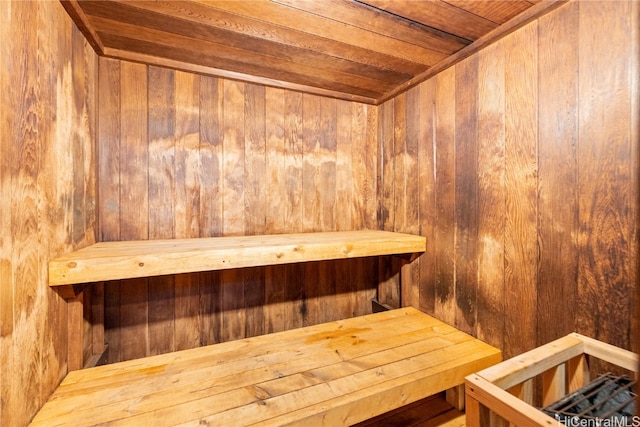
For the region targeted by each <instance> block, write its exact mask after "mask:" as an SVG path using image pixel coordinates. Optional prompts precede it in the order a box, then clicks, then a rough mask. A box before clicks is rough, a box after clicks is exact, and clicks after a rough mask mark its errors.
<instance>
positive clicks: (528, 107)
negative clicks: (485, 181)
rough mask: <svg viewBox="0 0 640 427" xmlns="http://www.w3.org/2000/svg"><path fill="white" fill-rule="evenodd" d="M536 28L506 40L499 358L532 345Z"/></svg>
mask: <svg viewBox="0 0 640 427" xmlns="http://www.w3.org/2000/svg"><path fill="white" fill-rule="evenodd" d="M537 40H538V27H537V25H536V23H532V24H529V25H527V26H526V27H524V28H522V29H520V30H518V31H517V32H515V33H514V34H512V35H511V37H510V38H509V39H508V41H507V45H506V52H507V55H506V70H505V112H506V114H505V190H506V223H505V282H504V283H505V300H504V301H505V352H504V353H505V358H508V357H511V356H515V355H516V354H520V353H523V352H525V351H527V350H530V349H532V348H533V347H535V343H536V325H535V322H536V301H537V261H538V251H537V249H538V248H537V225H538V224H537V216H538V211H537V208H538V206H537V191H538V181H537V176H538V164H537V161H538V160H537V156H538V132H537V122H538V105H537V103H538V100H537V94H538V83H537V71H538V60H537V58H538V54H537V46H538V44H537Z"/></svg>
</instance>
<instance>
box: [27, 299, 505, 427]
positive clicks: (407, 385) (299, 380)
mask: <svg viewBox="0 0 640 427" xmlns="http://www.w3.org/2000/svg"><path fill="white" fill-rule="evenodd" d="M500 359H501V354H500V352H499V350H497V349H496V348H494V347H491V346H489V345H488V344H485V343H483V342H481V341H479V340H477V339H474V338H473V337H471V336H469V335H467V334H465V333H462V332H460V331H458V330H456V329H455V328H453V327H451V326H448V325H446V324H444V323H442V322H440V321H438V320H436V319H434V318H433V317H430V316H428V315H426V314H424V313H422V312H420V311H418V310H416V309H413V308H402V309H397V310H391V311H387V312H382V313H376V314H371V315H366V316H361V317H356V318H352V319H347V320H342V321H336V322H329V323H325V324H321V325H315V326H309V327H304V328H300V329H294V330H289V331H284V332H279V333H273V334H268V335H263V336H257V337H253V338H247V339H243V340H238V341H231V342H226V343H222V344H216V345H212V346H207V347H200V348H195V349H191V350H185V351H178V352H174V353H169V354H163V355H158V356H152V357H147V358H143V359H137V360H131V361H126V362H121V363H115V364H111V365H106V366H99V367H95V368H90V369H85V370H80V371H74V372H71V373H69V374H68V375H67V377H66V378H65V379H64V380H63V381H62V384H61V385H60V386H59V387H58V388H57V390H56V391H55V392H54V394H53V395H52V396H51V397H50V399H49V400H48V401H47V403H46V404H45V405H44V407H43V408H42V409H41V410H40V412H39V413H38V414H37V415H36V417H35V419H34V420H33V423H32V425H34V426H42V425H46V426H63V425H64V426H68V425H73V426H77V427H79V426H91V425H101V424H108V425H115V426H117V425H133V426H147V425H153V426H176V425H211V426H240V425H295V424H298V425H314V426H317V425H330V426H339V425H350V424H354V423H357V422H360V421H363V420H366V419H369V418H371V417H374V416H377V415H379V414H382V413H385V412H388V411H390V410H393V409H395V408H398V407H400V406H403V405H406V404H409V403H412V402H415V401H417V400H419V399H422V398H424V397H426V396H430V395H433V394H436V393H439V392H441V391H443V390H447V389H451V388H454V387H457V386H458V387H459V386H460V385H461V384H464V377H465V376H467V375H469V374H471V373H473V372H477V371H479V370H482V369H484V368H486V367H488V366H490V365H493V364H495V363H498V362H499V361H500Z"/></svg>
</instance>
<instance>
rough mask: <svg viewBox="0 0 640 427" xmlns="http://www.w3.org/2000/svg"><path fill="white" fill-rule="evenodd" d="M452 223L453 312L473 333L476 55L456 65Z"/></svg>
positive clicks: (475, 292) (463, 328)
mask: <svg viewBox="0 0 640 427" xmlns="http://www.w3.org/2000/svg"><path fill="white" fill-rule="evenodd" d="M455 72H456V77H455V78H456V88H455V90H456V106H455V108H456V133H455V173H456V178H455V223H456V236H455V241H456V245H455V247H456V249H455V251H456V253H455V257H456V276H455V289H456V296H455V299H456V315H455V319H456V320H455V325H456V327H457V328H458V329H460V330H461V331H465V332H467V333H470V334H475V333H476V323H477V319H476V317H477V305H476V304H477V299H478V280H477V278H478V222H479V218H478V56H472V57H471V58H469V59H467V60H465V61H462V62H461V63H460V64H458V65H457V66H456V69H455Z"/></svg>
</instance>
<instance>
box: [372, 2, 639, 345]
mask: <svg viewBox="0 0 640 427" xmlns="http://www.w3.org/2000/svg"><path fill="white" fill-rule="evenodd" d="M633 4H634V3H633V2H617V3H615V6H614V5H613V4H605V3H602V4H598V5H596V4H589V5H588V6H586V5H585V4H583V3H579V2H573V3H570V4H567V5H565V6H561V7H559V8H557V9H555V10H554V12H553V13H551V14H549V15H547V16H546V17H544V18H540V19H538V20H534V21H533V22H531V23H530V24H529V25H527V26H525V27H523V28H521V29H520V30H518V31H515V32H513V33H511V34H510V35H508V36H506V37H505V38H503V39H502V40H500V41H498V42H497V43H494V44H492V45H490V46H487V47H485V48H484V49H483V50H481V51H480V52H478V53H477V54H476V55H474V56H472V57H470V58H468V59H466V60H465V61H463V62H459V63H457V64H456V65H455V66H454V67H453V70H454V71H450V72H449V75H455V76H456V77H458V79H457V80H456V86H455V88H454V87H453V86H452V85H451V84H450V81H449V78H448V77H447V73H444V74H443V73H440V74H438V75H437V76H435V77H433V78H431V79H430V80H428V81H426V82H424V83H422V84H420V85H419V86H418V89H419V90H420V92H421V98H420V99H421V101H420V103H419V107H418V111H417V112H414V114H419V115H420V132H419V146H418V158H419V163H420V165H421V168H420V171H421V172H420V175H419V180H420V182H421V185H420V188H421V189H420V196H419V204H420V222H421V226H422V229H421V234H422V235H426V237H427V252H426V253H425V255H423V257H422V258H421V260H420V262H421V269H420V307H421V308H422V309H423V310H425V311H427V312H430V313H436V314H437V315H438V316H439V317H441V318H443V319H449V321H451V322H456V323H455V324H456V325H457V326H459V327H462V328H467V327H468V328H469V329H468V330H469V331H470V332H472V333H474V334H477V336H478V337H480V338H481V339H484V340H486V341H488V342H490V343H491V344H493V345H495V346H497V347H499V348H501V349H502V350H503V351H504V352H505V354H506V355H514V354H517V353H520V352H522V351H524V350H526V349H528V348H533V347H535V346H537V345H540V344H544V343H546V342H548V341H549V340H551V339H553V338H554V337H556V336H558V335H561V334H562V332H561V331H565V332H564V333H566V332H568V331H570V330H572V329H574V328H578V329H580V330H584V331H585V333H587V334H589V335H594V336H598V337H600V339H602V340H604V341H607V342H611V343H615V344H616V345H618V346H620V347H623V348H629V346H630V345H631V343H630V341H629V337H630V336H631V331H633V330H634V329H636V328H637V326H634V323H633V322H634V321H633V313H632V311H629V307H630V305H633V304H635V302H634V301H635V300H634V298H633V294H632V291H633V287H634V286H633V283H635V282H636V279H635V275H634V274H635V273H633V271H632V270H633V269H631V268H630V266H631V265H635V263H636V261H637V246H638V244H637V238H636V236H637V235H636V234H635V233H637V230H638V225H637V203H638V202H637V188H638V186H637V180H638V176H637V162H638V160H637V159H638V157H637V132H638V130H637V129H638V120H637V117H636V116H637V115H634V112H635V111H636V110H637V102H638V101H637V97H638V94H637V92H638V89H637V85H638V84H637V78H635V79H634V76H635V74H634V72H633V70H634V69H635V68H634V65H633V60H630V59H629V58H634V55H633V54H630V53H629V52H636V51H637V43H638V42H637V41H633V30H632V29H631V27H629V25H630V22H632V18H630V17H633V16H635V15H634V12H633V10H632V9H633V7H632V5H633ZM634 7H635V6H634ZM635 13H636V14H637V10H636V12H635ZM601 18H602V19H601ZM635 19H637V17H636V18H635ZM605 22H606V23H607V24H604V23H605ZM609 23H614V25H615V26H616V28H618V29H619V30H616V31H612V32H611V33H609V34H608V35H607V37H604V38H602V37H599V36H597V35H596V34H598V33H599V32H600V31H595V32H593V31H587V30H586V28H591V29H593V28H602V26H603V25H609ZM585 31H587V32H589V34H588V35H587V34H586V33H584V32H585ZM595 39H598V40H597V42H596V41H595ZM608 44H611V46H614V45H615V46H616V47H615V48H612V47H609V48H607V47H606V45H608ZM587 45H588V46H589V47H588V48H586V47H583V46H587ZM630 49H631V50H630ZM634 49H635V50H634ZM602 52H606V54H601V53H602ZM636 56H637V53H636ZM636 61H637V59H636ZM474 63H477V65H476V64H474ZM605 64H606V65H605ZM635 67H637V65H635ZM473 70H477V71H473ZM476 73H477V76H475V74H476ZM576 76H580V77H579V78H576ZM444 93H449V97H450V98H445V97H444V95H442V94H444ZM451 93H454V94H455V96H453V95H451ZM398 99H401V98H398ZM474 99H475V101H473V100H474ZM401 102H406V97H405V101H401ZM474 102H475V106H473V103H474ZM634 102H635V104H634ZM394 105H395V104H394V102H393V100H391V101H388V102H385V103H384V104H383V105H381V106H380V107H379V109H380V123H379V129H380V147H385V138H386V136H385V135H387V133H388V129H390V126H391V125H390V124H391V123H393V119H392V117H393V116H394V113H393V111H391V110H392V109H393V106H394ZM634 105H636V106H635V107H634ZM634 108H635V109H634ZM450 109H454V110H455V113H456V114H455V118H456V120H455V121H453V120H446V117H448V114H449V113H447V111H448V110H450ZM474 116H475V118H474ZM629 117H633V118H632V119H629ZM411 120H412V119H408V120H407V127H406V129H405V134H406V133H407V132H409V130H410V122H411ZM474 127H476V129H474ZM474 133H475V134H474ZM448 140H451V141H452V142H451V143H450V144H447V143H446V141H448ZM605 141H607V142H605ZM630 141H634V142H630ZM454 142H455V152H454V153H452V154H451V153H449V154H448V153H447V150H450V149H451V147H452V146H453V143H454ZM387 146H389V147H392V145H390V144H387ZM389 150H390V148H387V149H382V148H381V156H382V159H381V160H380V165H381V166H380V169H379V170H380V174H381V177H380V179H382V180H383V181H382V182H384V181H385V180H386V182H384V184H383V185H384V186H385V187H383V188H398V186H400V185H401V183H400V182H395V183H389V182H388V178H389V176H390V175H389V173H388V171H386V170H385V169H384V167H385V166H386V165H389V164H393V163H392V156H391V155H389V154H388V153H389ZM474 152H475V154H474ZM429 153H431V154H429ZM394 167H395V166H394ZM393 176H394V177H395V179H396V180H404V179H405V177H404V176H403V174H395V175H393ZM451 177H454V178H455V185H454V184H453V182H454V181H452V178H451ZM447 185H454V188H455V190H452V191H451V192H447ZM380 194H381V197H380V201H381V202H380V203H381V208H380V212H381V214H383V215H381V216H380V218H381V219H382V220H387V221H388V218H392V217H393V216H394V215H397V214H400V213H402V212H404V209H405V207H404V206H397V200H396V198H392V197H390V194H391V193H389V192H387V193H385V191H381V193H380ZM443 194H444V198H443V197H442V195H443ZM447 197H450V200H449V201H448V199H447ZM474 198H475V200H476V201H475V202H474V201H473V200H474ZM475 204H477V208H474V207H473V206H474V205H475ZM474 209H477V213H476V214H475V215H476V219H475V220H474V219H473V216H472V215H473V210H474ZM444 218H451V219H450V220H448V221H445V222H443V223H442V224H441V221H442V220H443V219H444ZM474 222H475V224H474ZM447 233H451V234H452V236H455V237H451V236H448V235H447ZM430 236H433V237H430ZM470 236H477V237H470ZM474 239H476V241H475V243H474V241H473V240H474ZM429 242H431V245H430V244H429ZM632 242H633V243H632ZM434 246H435V247H434ZM430 251H433V252H430ZM448 251H451V252H450V253H449V252H448ZM430 255H431V256H430ZM427 257H429V259H430V260H431V262H435V263H436V265H435V266H434V265H430V264H428V263H426V262H424V261H425V259H426V258H427ZM438 263H440V265H441V266H443V265H444V266H445V267H444V268H442V267H438ZM469 267H471V268H469ZM474 269H475V271H474ZM381 271H382V270H381ZM445 274H447V275H449V276H450V277H455V278H456V279H455V284H453V285H451V287H450V289H451V292H452V293H451V295H454V294H455V296H456V297H455V299H454V300H453V301H454V302H453V303H452V304H451V305H449V306H448V307H449V308H448V309H447V308H446V307H447V306H446V304H445V305H444V306H443V305H442V302H441V301H439V300H438V298H437V296H438V295H439V294H443V293H444V288H442V289H440V288H439V286H440V284H442V283H443V282H442V281H441V279H443V278H444V277H445V276H444V275H445ZM474 289H476V290H474ZM469 290H471V292H468V291H469ZM574 297H577V301H576V300H574V299H573V298H574ZM634 307H635V305H634ZM474 311H475V315H474V314H473V313H474ZM451 312H454V313H455V315H454V317H453V318H450V317H447V316H450V313H451ZM465 316H470V317H471V318H472V319H474V317H473V316H475V322H476V323H475V326H474V325H473V324H471V323H467V322H468V320H467V319H465ZM603 316H605V317H606V319H605V318H604V317H603ZM615 322H619V323H620V324H621V325H622V326H621V329H619V330H616V331H613V330H612V328H613V326H612V325H613V323H615ZM625 331H626V332H625Z"/></svg>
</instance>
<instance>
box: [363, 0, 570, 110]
mask: <svg viewBox="0 0 640 427" xmlns="http://www.w3.org/2000/svg"><path fill="white" fill-rule="evenodd" d="M569 1H572V0H543V1H541V2H540V3H537V4H536V5H534V6H532V7H530V8H529V9H527V10H525V11H524V12H522V13H521V14H519V15H517V16H515V17H514V18H512V19H511V20H509V21H507V22H505V23H504V24H502V25H500V26H499V27H497V28H496V29H494V30H493V31H491V32H489V33H487V34H485V35H484V36H482V37H480V38H479V39H477V40H476V41H474V42H473V43H471V44H470V45H468V46H466V47H463V48H462V49H460V50H459V51H457V52H456V53H454V54H453V55H450V56H448V57H447V58H446V59H444V60H442V61H441V62H439V63H437V64H435V65H434V66H432V67H430V68H429V69H427V70H426V71H424V72H422V73H420V74H418V75H417V76H415V77H414V78H412V79H411V80H408V81H406V82H405V83H402V84H400V85H398V86H397V87H396V88H395V89H393V90H391V91H389V92H387V93H385V94H384V95H383V96H382V97H380V98H378V99H376V100H375V102H374V105H380V104H382V103H384V102H386V101H388V100H390V99H391V98H394V97H396V96H398V95H399V94H401V93H403V92H406V91H408V90H409V89H411V88H412V87H414V86H417V85H418V84H420V83H422V82H424V81H425V80H427V79H429V78H431V77H433V76H435V75H436V74H438V73H440V72H442V71H444V70H446V69H447V68H449V67H452V66H454V65H456V64H457V63H458V62H461V61H462V60H464V59H466V58H468V57H469V56H471V55H473V54H474V53H477V52H479V51H480V50H481V49H484V48H485V47H487V46H488V45H490V44H493V43H495V42H497V41H498V40H500V39H502V38H504V37H506V36H508V35H509V34H511V33H513V32H515V31H517V30H518V29H520V28H522V27H524V26H525V25H527V24H528V23H530V22H532V21H534V20H536V19H538V18H540V17H541V16H543V15H546V14H547V13H549V12H551V11H553V10H554V9H557V8H558V7H560V6H562V5H564V4H566V3H568V2H569Z"/></svg>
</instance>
